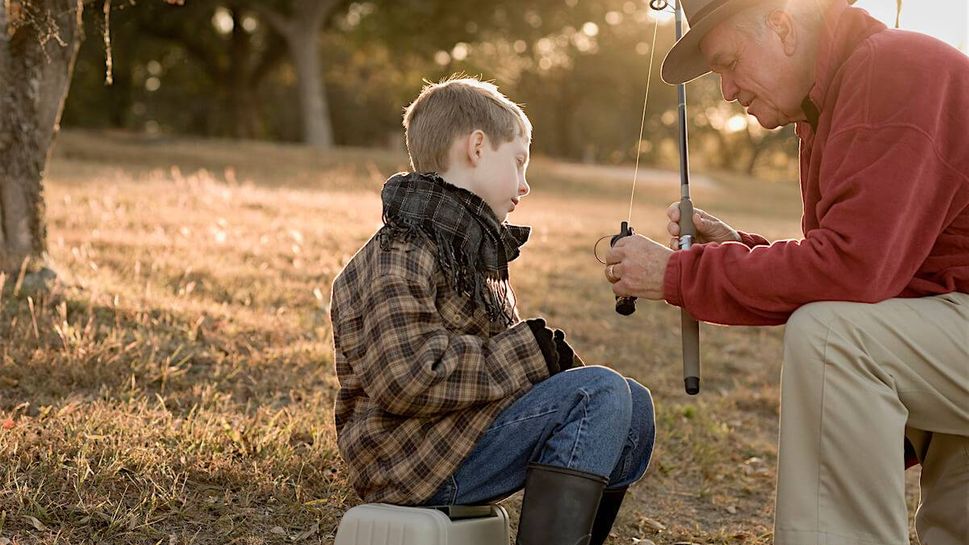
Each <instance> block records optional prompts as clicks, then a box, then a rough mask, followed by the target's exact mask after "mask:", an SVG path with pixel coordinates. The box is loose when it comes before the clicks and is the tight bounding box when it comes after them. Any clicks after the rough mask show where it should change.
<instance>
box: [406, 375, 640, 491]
mask: <svg viewBox="0 0 969 545" xmlns="http://www.w3.org/2000/svg"><path fill="white" fill-rule="evenodd" d="M655 437H656V426H655V422H654V417H653V400H652V397H651V396H650V393H649V390H647V389H646V388H645V387H644V386H643V385H641V384H639V383H638V382H636V381H634V380H632V379H628V378H625V377H623V376H622V375H620V374H619V373H617V372H615V371H613V370H612V369H609V368H607V367H599V366H589V367H578V368H575V369H569V370H568V371H565V372H562V373H558V374H556V375H553V376H551V377H550V378H548V379H547V380H545V381H543V382H541V383H539V384H536V385H535V386H533V387H532V389H531V390H529V391H528V392H527V393H526V394H525V395H523V396H522V397H521V398H519V399H517V400H516V401H515V402H514V403H512V404H511V405H510V406H509V407H508V408H506V409H505V410H504V411H502V412H501V413H499V415H498V417H497V418H496V419H495V421H494V422H493V423H492V424H491V427H490V428H488V430H487V431H485V433H484V434H483V435H482V436H481V439H479V440H478V443H477V444H476V445H475V448H474V450H472V451H471V454H470V455H469V456H468V457H467V458H466V459H465V460H464V461H463V462H462V463H461V465H460V466H458V469H457V471H455V472H454V474H453V475H451V476H450V477H449V478H448V479H447V481H445V482H444V484H443V485H442V486H441V488H440V489H438V491H437V492H435V493H434V495H433V496H432V497H431V498H430V499H428V500H427V501H426V502H425V504H426V505H454V504H457V505H469V504H478V503H488V502H494V501H497V500H499V499H502V498H506V497H508V496H510V495H511V494H513V493H515V492H516V491H518V490H520V489H521V488H522V487H523V486H524V485H525V470H526V468H527V467H528V464H529V463H532V462H535V463H539V464H545V465H551V466H558V467H564V468H569V469H576V470H580V471H585V472H587V473H592V474H595V475H600V476H602V477H607V478H608V479H609V484H608V485H607V488H621V487H625V486H628V485H630V484H632V483H634V482H636V481H638V480H639V479H640V478H642V476H643V474H644V473H646V467H647V466H648V465H649V458H650V456H651V455H652V452H653V441H654V439H655Z"/></svg>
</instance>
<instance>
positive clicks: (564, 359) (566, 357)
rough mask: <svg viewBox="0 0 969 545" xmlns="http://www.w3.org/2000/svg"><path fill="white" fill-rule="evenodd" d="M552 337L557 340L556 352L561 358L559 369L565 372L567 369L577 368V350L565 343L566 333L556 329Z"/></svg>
mask: <svg viewBox="0 0 969 545" xmlns="http://www.w3.org/2000/svg"><path fill="white" fill-rule="evenodd" d="M552 337H553V338H554V339H555V351H556V353H558V356H559V369H561V370H562V371H565V370H566V369H571V368H573V367H576V361H575V360H576V359H577V358H576V356H575V350H573V349H572V346H570V345H569V343H567V342H565V332H564V331H562V330H561V329H556V330H555V333H554V334H553V335H552ZM580 361H581V360H580Z"/></svg>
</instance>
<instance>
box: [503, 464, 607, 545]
mask: <svg viewBox="0 0 969 545" xmlns="http://www.w3.org/2000/svg"><path fill="white" fill-rule="evenodd" d="M607 482H608V479H606V478H605V477H600V476H598V475H593V474H591V473H586V472H584V471H577V470H574V469H566V468H563V467H555V466H547V465H542V464H529V466H528V472H527V474H526V476H525V497H524V499H522V511H521V518H520V519H519V521H518V537H517V539H516V540H515V543H516V544H517V545H588V543H589V540H590V539H591V537H592V536H591V532H592V523H593V521H594V520H595V517H596V511H597V510H598V508H599V500H600V499H601V497H602V490H603V489H604V488H605V487H606V483H607Z"/></svg>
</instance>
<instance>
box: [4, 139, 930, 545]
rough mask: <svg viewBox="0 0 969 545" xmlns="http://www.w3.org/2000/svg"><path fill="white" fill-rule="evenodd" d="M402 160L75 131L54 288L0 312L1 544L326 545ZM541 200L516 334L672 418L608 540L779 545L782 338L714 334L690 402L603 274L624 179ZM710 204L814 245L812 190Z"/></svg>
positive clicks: (783, 186)
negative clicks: (558, 333) (359, 315)
mask: <svg viewBox="0 0 969 545" xmlns="http://www.w3.org/2000/svg"><path fill="white" fill-rule="evenodd" d="M405 164H406V162H405V158H404V157H402V156H400V155H396V154H392V153H388V152H383V151H375V150H353V149H343V150H338V151H334V152H332V153H327V154H319V153H316V152H312V151H309V150H306V149H303V148H298V147H287V146H277V145H270V144H260V143H235V142H218V141H192V140H184V139H175V140H164V139H161V140H160V139H152V140H149V139H143V138H141V137H138V136H133V135H127V134H112V133H77V132H67V133H64V134H62V135H61V137H60V138H59V140H58V143H57V148H56V152H55V156H54V159H53V163H52V166H51V168H50V172H49V175H48V183H47V186H46V187H47V206H48V219H49V245H50V255H51V260H52V262H53V264H54V267H55V268H56V270H57V271H58V273H59V275H60V282H59V284H58V285H57V286H56V287H55V288H54V289H53V290H52V291H51V292H49V293H34V294H28V293H26V292H22V291H21V292H17V291H15V290H7V291H6V292H4V293H3V294H2V301H0V545H7V544H11V543H18V544H26V543H107V544H122V543H124V544H127V543H158V544H169V543H171V544H175V543H200V544H201V543H205V544H210V543H211V544H215V543H220V544H221V543H245V544H261V543H332V541H333V535H334V533H335V531H336V525H337V523H338V522H339V518H340V516H341V515H342V513H343V512H344V511H345V510H346V509H348V508H349V507H351V506H353V505H355V504H356V503H359V501H360V500H359V498H357V497H356V495H355V494H354V493H353V491H352V489H351V488H350V487H349V485H348V483H347V482H346V479H345V476H344V466H343V463H342V461H341V459H340V457H339V453H338V452H337V450H336V440H335V431H334V426H333V410H332V404H333V400H334V396H335V393H336V390H337V387H338V384H337V380H336V377H335V373H334V370H333V355H332V339H331V329H330V324H329V323H328V318H327V316H328V308H327V305H328V303H329V299H330V293H329V289H330V285H331V283H332V281H333V278H334V276H335V275H336V274H337V273H338V272H339V270H340V269H341V267H342V266H343V265H344V264H345V263H346V262H347V260H348V259H349V258H350V257H351V256H352V255H353V253H354V252H355V251H356V250H357V248H359V246H360V245H361V244H362V243H363V242H364V241H365V240H367V238H369V237H370V235H371V234H372V233H373V231H374V230H375V229H376V228H377V227H378V226H379V224H380V201H379V189H380V186H381V184H382V182H383V180H384V178H385V177H386V176H387V175H389V174H391V173H393V172H395V171H396V170H399V169H403V168H404V166H405ZM600 174H601V175H600ZM671 179H672V180H673V182H672V183H671V182H670V180H671ZM529 181H530V182H531V184H532V186H533V193H532V195H530V196H529V197H527V198H526V199H525V200H524V201H523V204H522V206H521V207H520V208H519V212H517V213H516V214H515V215H513V216H512V217H511V218H510V219H511V221H513V222H516V223H526V224H530V225H532V226H533V227H534V232H533V236H532V240H531V242H530V243H529V244H528V245H527V246H526V249H525V251H524V253H523V256H522V257H521V258H520V259H519V260H518V261H516V262H515V263H514V264H513V266H512V281H513V284H514V285H515V287H516V290H517V293H518V296H519V298H520V301H521V304H520V312H521V314H522V316H525V317H527V316H532V315H536V314H542V315H544V316H546V317H547V319H548V321H549V323H550V324H552V325H553V326H554V327H559V328H562V329H565V330H566V331H567V332H569V335H570V338H571V339H572V340H573V344H574V345H575V347H576V350H577V351H578V352H579V353H580V354H581V355H582V357H583V358H584V359H585V360H586V362H590V363H601V364H606V365H610V366H612V367H614V368H615V369H617V370H619V371H620V372H622V373H624V374H627V375H630V376H633V377H635V378H636V379H638V380H639V381H640V382H642V383H643V384H645V385H647V386H648V387H650V389H651V390H652V392H653V395H654V397H655V400H656V404H657V418H658V444H657V450H656V453H655V458H654V462H653V464H652V466H651V469H650V471H649V473H648V474H647V477H646V478H645V479H644V480H643V481H641V482H640V483H638V484H637V485H636V486H634V487H633V488H632V490H631V496H630V499H629V500H628V503H627V504H626V507H625V509H624V510H623V512H622V513H621V515H620V518H619V521H618V523H617V525H616V528H615V538H614V539H613V540H612V543H617V544H618V543H623V544H632V543H639V544H642V545H649V544H650V542H652V543H654V544H656V545H663V544H666V545H669V544H673V543H678V542H692V543H698V544H700V543H702V544H750V545H765V544H768V543H770V541H771V538H770V521H771V516H772V503H773V498H772V495H773V488H774V476H775V463H776V446H775V436H776V432H777V412H778V376H779V371H780V356H781V341H782V335H783V331H782V329H781V328H762V329H755V328H722V327H713V326H704V327H703V330H702V333H701V335H702V347H701V350H702V355H703V387H704V391H703V393H702V394H701V395H700V396H699V397H696V398H691V397H688V396H686V394H684V393H683V391H682V377H681V367H680V365H681V364H680V348H679V343H680V339H679V313H678V310H677V309H675V308H672V307H669V306H667V305H665V304H661V303H651V304H650V303H642V302H641V303H640V304H639V310H638V311H637V313H636V314H634V315H633V316H632V317H621V316H619V315H617V314H616V313H615V312H614V310H613V297H612V293H611V291H610V289H609V286H608V284H607V283H606V282H605V281H604V279H603V277H602V267H601V266H600V265H599V264H598V263H597V262H596V261H595V259H594V258H593V255H592V248H593V244H594V242H595V241H596V239H598V238H599V237H600V236H602V235H606V234H611V233H613V232H615V231H616V230H617V229H618V225H619V221H620V220H622V219H625V216H626V214H627V211H628V202H629V186H630V181H629V180H628V179H623V178H622V177H621V176H616V175H615V169H601V171H600V170H597V169H596V168H590V167H588V166H582V167H581V168H580V167H578V166H574V165H567V164H563V163H555V162H552V161H549V160H543V159H542V158H538V159H536V160H535V161H534V162H533V165H532V168H531V170H530V176H529ZM707 182H709V183H703V184H698V187H697V188H696V190H695V191H694V200H695V201H696V202H697V204H698V206H701V207H704V208H706V209H708V210H709V211H711V212H713V213H714V214H718V215H721V217H723V218H724V219H726V220H727V221H729V222H731V223H732V224H734V225H735V226H737V227H742V228H745V229H748V230H752V231H756V232H760V233H762V234H764V235H766V236H768V237H769V238H781V237H789V236H796V235H797V232H798V219H799V216H800V205H799V201H798V194H797V186H796V184H794V183H762V182H760V183H759V182H754V181H749V180H744V179H742V178H737V177H730V176H716V175H712V176H709V177H708V178H707ZM677 196H678V187H677V185H676V182H675V175H674V176H672V177H671V176H670V175H669V174H662V173H655V172H649V173H647V175H646V176H645V178H644V179H641V184H640V186H639V188H638V190H637V194H636V197H637V198H636V204H635V208H634V211H633V217H632V224H633V225H634V226H635V227H636V228H637V230H638V231H639V232H641V233H644V234H647V235H650V236H655V237H659V238H660V239H661V240H666V237H665V236H664V232H663V229H664V225H665V221H664V219H663V210H664V208H665V207H666V205H667V204H668V203H669V202H671V201H672V200H674V199H675V198H676V197H677ZM914 477H915V476H914V475H910V476H909V478H910V479H914ZM910 500H911V501H914V499H913V498H910ZM911 501H910V503H911ZM518 502H519V496H516V497H515V498H513V499H512V500H510V501H509V502H507V505H508V506H509V507H510V509H511V510H513V511H517V505H518ZM513 518H514V519H517V515H515V516H514V517H513Z"/></svg>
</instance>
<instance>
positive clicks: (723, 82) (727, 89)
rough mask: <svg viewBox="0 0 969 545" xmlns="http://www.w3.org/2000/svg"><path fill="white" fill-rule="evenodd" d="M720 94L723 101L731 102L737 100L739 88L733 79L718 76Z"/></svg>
mask: <svg viewBox="0 0 969 545" xmlns="http://www.w3.org/2000/svg"><path fill="white" fill-rule="evenodd" d="M720 93H721V94H722V95H723V99H724V100H726V101H727V102H732V101H734V100H737V96H738V95H739V94H740V87H737V84H736V83H734V81H733V78H731V77H729V76H726V75H723V74H721V75H720Z"/></svg>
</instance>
